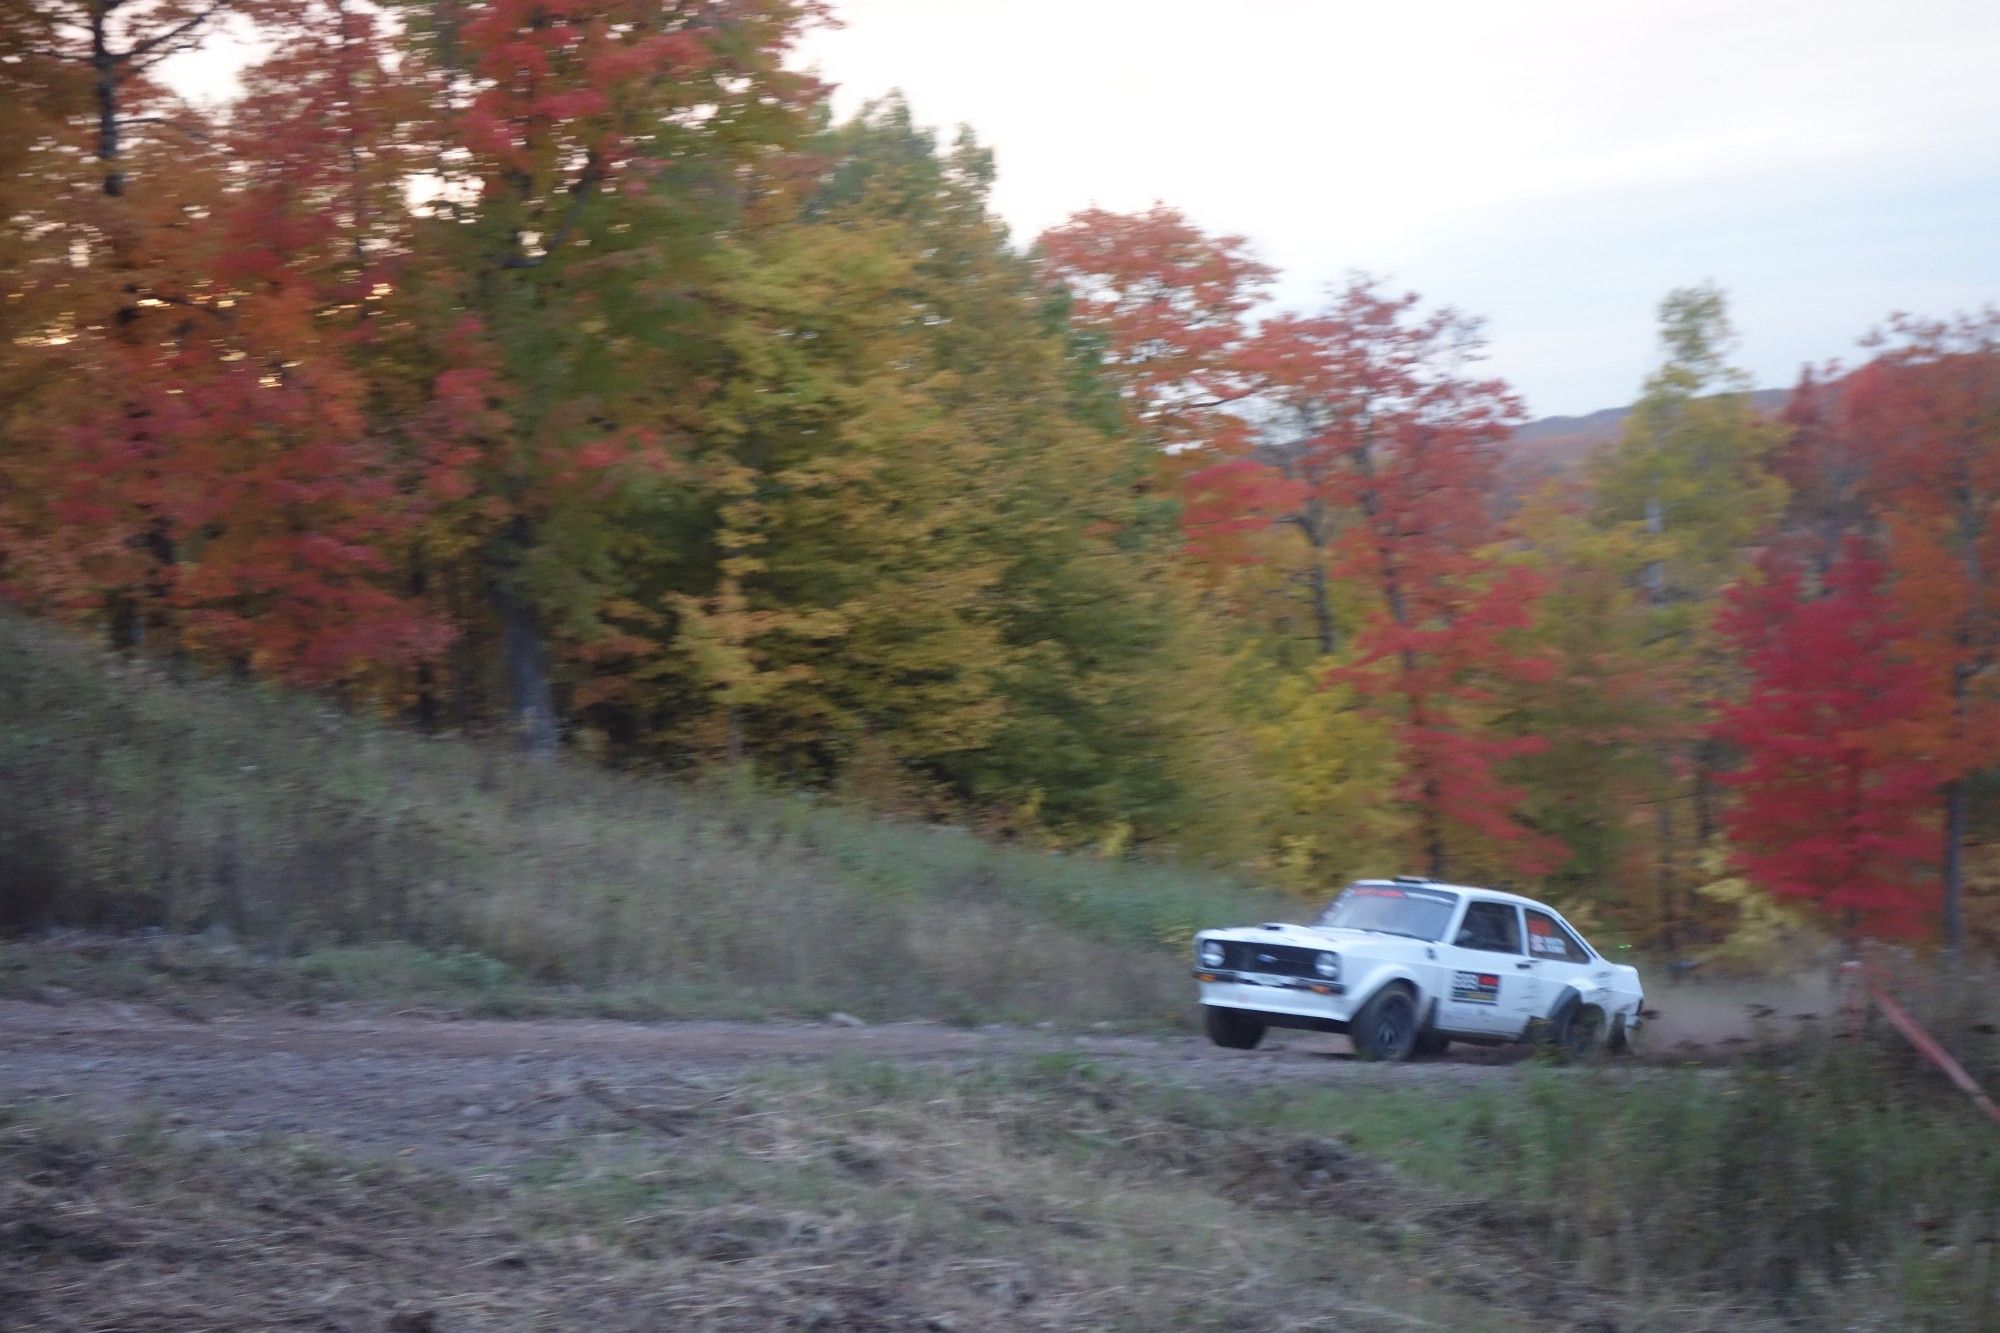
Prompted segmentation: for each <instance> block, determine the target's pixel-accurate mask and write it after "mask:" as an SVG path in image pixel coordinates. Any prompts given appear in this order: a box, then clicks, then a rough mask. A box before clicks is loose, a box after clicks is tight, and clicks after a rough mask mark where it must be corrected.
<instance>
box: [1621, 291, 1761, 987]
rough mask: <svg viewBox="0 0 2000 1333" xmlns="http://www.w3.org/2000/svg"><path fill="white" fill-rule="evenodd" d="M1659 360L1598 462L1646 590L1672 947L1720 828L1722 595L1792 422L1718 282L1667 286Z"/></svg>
mask: <svg viewBox="0 0 2000 1333" xmlns="http://www.w3.org/2000/svg"><path fill="white" fill-rule="evenodd" d="M1660 342H1661V347H1662V351H1663V353H1664V355H1663V359H1662V361H1661V364H1660V366H1659V368H1658V369H1657V370H1655V371H1654V372H1653V373H1652V374H1651V375H1649V376H1648V377H1647V379H1646V384H1645V389H1644V392H1643V393H1642V394H1641V395H1640V398H1639V401H1638V402H1637V403H1635V404H1634V405H1633V409H1632V414H1631V416H1630V418H1629V419H1628V420H1627V423H1626V427H1625V431H1624V433H1623V435H1622V436H1621V437H1620V438H1619V441H1618V443H1617V445H1616V446H1614V447H1613V448H1612V449H1611V450H1610V451H1608V452H1607V453H1605V454H1602V455H1600V456H1598V457H1597V458H1596V459H1594V460H1593V462H1592V465H1591V467H1590V470H1589V482H1590V485H1591V489H1592V493H1593V500H1594V504H1593V517H1594V520H1595V522H1596V524H1597V526H1598V527H1599V528H1600V530H1601V531H1602V532H1604V533H1605V534H1606V535H1607V536H1608V537H1611V538H1613V539H1615V540H1613V541H1611V542H1609V543H1607V544H1605V545H1604V546H1603V547H1602V549H1603V550H1604V551H1605V552H1606V553H1616V554H1617V556H1618V558H1619V559H1620V561H1621V569H1620V573H1621V576H1622V577H1623V578H1624V579H1625V580H1626V581H1627V582H1628V583H1629V584H1630V586H1631V587H1632V588H1633V589H1634V591H1635V592H1636V593H1637V594H1638V596H1637V598H1636V600H1635V603H1634V604H1633V605H1632V606H1631V608H1630V610H1631V612H1632V616H1631V619H1630V620H1629V621H1628V622H1627V623H1626V624H1625V625H1624V627H1623V635H1622V637H1623V641H1624V642H1623V648H1622V653H1630V654H1634V655H1636V658H1637V659H1638V660H1642V661H1644V663H1645V664H1646V670H1647V672H1648V674H1649V676H1650V678H1651V682H1650V683H1651V691H1652V694H1653V704H1652V707H1651V708H1650V709H1649V710H1647V712H1648V714H1649V716H1650V721H1651V724H1652V727H1653V734H1652V735H1651V737H1650V738H1648V740H1647V741H1645V742H1644V744H1645V745H1646V748H1648V749H1649V750H1650V751H1651V757H1652V768H1653V781H1652V783H1651V785H1650V790H1648V791H1647V792H1646V793H1645V804H1646V806H1647V807H1648V808H1649V809H1650V810H1651V811H1652V814H1653V824H1654V827H1653V832H1652V843H1653V846H1652V858H1653V878H1654V885H1655V894H1656V901H1657V904H1658V916H1659V919H1660V921H1661V924H1662V935H1663V938H1664V942H1665V943H1666V944H1667V945H1668V947H1670V948H1672V947H1678V946H1679V944H1680V943H1681V939H1682V936H1683V935H1684V934H1685V933H1686V931H1687V930H1688V929H1689V928H1690V927H1692V925H1693V924H1694V923H1693V921H1692V920H1691V916H1692V912H1693V909H1694V897H1693V879H1694V873H1695V871H1696V869H1697V868H1698V867H1699V865H1700V864H1701V859H1702V853H1703V849H1704V848H1705V847H1706V846H1707V844H1708V843H1709V842H1710V841H1711V839H1712V838H1713V836H1714V834H1715V832H1716V830H1717V828H1718V821H1717V799H1716V797H1717V792H1716V788H1715V782H1714V775H1715V771H1716V769H1717V768H1718V766H1719V764H1720V762H1721V756H1720V755H1719V754H1718V753H1717V752H1716V750H1715V743H1714V741H1713V740H1712V739H1711V734H1712V726H1711V724H1712V721H1713V716H1714V709H1715V708H1716V706H1717V705H1718V704H1719V703H1720V701H1721V700H1722V699H1724V698H1725V697H1726V696H1727V695H1728V693H1729V691H1730V689H1731V688H1732V663H1731V662H1730V660H1729V656H1728V654H1727V653H1726V652H1725V651H1723V650H1722V648H1721V646H1720V645H1719V644H1717V643H1716V642H1715V641H1714V638H1713V635H1712V626H1713V623H1714V610H1715V605H1716V602H1715V599H1716V597H1717V596H1718V595H1719V593H1720V591H1721V589H1722V588H1723V587H1725V586H1726V585H1728V584H1730V583H1731V582H1733V581H1735V580H1736V579H1737V578H1739V577H1741V576H1742V575H1743V574H1744V573H1745V572H1747V570H1748V568H1749V562H1750V561H1751V559H1752V558H1753V554H1754V550H1755V547H1756V544H1757V543H1758V542H1759V541H1760V540H1761V539H1762V538H1763V537H1764V536H1765V534H1767V533H1768V532H1769V531H1770V529H1771V525H1772V523H1773V521H1774V520H1775V518H1776V516H1777V514H1778V511H1779V508H1780V506H1781V505H1782V503H1783V500H1784V486H1783V483H1781V482H1780V481H1779V480H1778V479H1777V478H1776V477H1775V476H1774V475H1773V474H1772V472H1771V471H1770V468H1769V465H1768V460H1769V458H1770V456H1771V454H1772V452H1773V450H1774V449H1775V448H1776V447H1777V445H1778V443H1779V441H1780V440H1781V439H1782V438H1783V433H1784V432H1783V429H1782V427H1780V426H1778V425H1776V424H1775V423H1771V422H1767V421H1765V420H1763V419H1762V418H1761V417H1760V416H1759V415H1758V414H1757V412H1756V410H1755V409H1754V407H1753V406H1752V405H1751V402H1750V399H1749V395H1748V393H1747V392H1746V390H1747V388H1748V381H1747V379H1746V377H1745V376H1744V374H1743V373H1742V372H1741V371H1740V370H1737V369H1736V368H1734V367H1733V366H1731V365H1730V363H1729V359H1728V358H1729V353H1730V350H1731V348H1732V346H1733V344H1734V342H1735V332H1734V329H1733V328H1732V327H1731V325H1730V322H1729V315H1728V306H1727V301H1726V299H1725V297H1724V295H1723V293H1722V291H1721V290H1720V289H1719V288H1716V287H1713V286H1700V287H1690V288H1681V289H1678V290H1676V291H1673V292H1670V293H1668V295H1667V297H1666V299H1665V300H1664V301H1662V302H1661V304H1660Z"/></svg>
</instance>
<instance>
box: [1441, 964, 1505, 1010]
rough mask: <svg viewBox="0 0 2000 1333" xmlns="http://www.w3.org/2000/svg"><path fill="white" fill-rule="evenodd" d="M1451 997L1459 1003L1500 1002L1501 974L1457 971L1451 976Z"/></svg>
mask: <svg viewBox="0 0 2000 1333" xmlns="http://www.w3.org/2000/svg"><path fill="white" fill-rule="evenodd" d="M1451 998H1452V999H1453V1000H1454V1001H1456V1002H1457V1003H1459V1004H1498V1003H1500V974H1499V973H1497V972H1455V973H1453V974H1452V978H1451Z"/></svg>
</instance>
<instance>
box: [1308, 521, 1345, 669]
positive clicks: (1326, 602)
mask: <svg viewBox="0 0 2000 1333" xmlns="http://www.w3.org/2000/svg"><path fill="white" fill-rule="evenodd" d="M1312 555H1313V563H1312V574H1311V576H1310V577H1311V581H1312V608H1313V630H1314V633H1315V637H1316V638H1317V640H1318V646H1319V655H1320V656H1321V657H1332V656H1333V655H1334V653H1335V652H1336V651H1337V650H1338V649H1339V647H1340V631H1339V629H1338V628H1337V627H1336V626H1335V625H1334V623H1333V597H1332V594H1331V592H1330V591H1329V589H1328V588H1327V580H1326V556H1325V553H1324V552H1322V551H1321V550H1320V549H1319V547H1317V546H1314V547H1313V548H1312Z"/></svg>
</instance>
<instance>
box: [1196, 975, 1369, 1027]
mask: <svg viewBox="0 0 2000 1333" xmlns="http://www.w3.org/2000/svg"><path fill="white" fill-rule="evenodd" d="M1194 978H1195V980H1196V981H1198V982H1200V983H1201V1002H1202V1003H1203V1004H1212V1005H1219V1006H1221V1007H1222V1008H1225V1009H1251V1010H1255V1011H1257V1012H1259V1013H1266V1014H1290V1015H1293V1016H1295V1017H1299V1018H1313V1019H1323V1020H1326V1021H1329V1022H1336V1023H1345V1022H1346V1021H1347V1019H1348V1017H1349V1013H1348V1002H1347V987H1346V986H1345V985H1343V984H1342V983H1340V982H1338V981H1322V980H1321V979H1319V978H1318V977H1283V976H1273V975H1270V974H1267V973H1261V972H1232V971H1229V970H1227V969H1224V968H1214V967H1197V968H1195V969H1194Z"/></svg>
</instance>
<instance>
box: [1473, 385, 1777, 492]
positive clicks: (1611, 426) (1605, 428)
mask: <svg viewBox="0 0 2000 1333" xmlns="http://www.w3.org/2000/svg"><path fill="white" fill-rule="evenodd" d="M1790 392H1791V391H1790V390H1789V389H1757V390H1755V391H1753V392H1752V393H1751V395H1750V401H1751V403H1752V404H1754V405H1755V406H1756V407H1757V408H1758V409H1759V410H1760V411H1763V412H1769V413H1776V412H1777V411H1778V410H1779V409H1781V408H1782V407H1784V405H1785V398H1786V396H1787V395H1788V394H1789V393H1790ZM1631 412H1632V409H1631V407H1630V406H1626V407H1607V408H1604V409H1603V410H1602V411H1598V412H1592V413H1590V414H1588V415H1586V416H1580V417H1543V418H1541V419H1540V420H1539V421H1530V422H1529V423H1528V424H1527V425H1525V426H1523V427H1521V428H1520V429H1519V430H1517V431H1515V432H1514V440H1513V449H1512V451H1511V457H1510V459H1509V462H1510V463H1511V465H1512V466H1511V468H1510V470H1511V471H1514V472H1516V473H1517V474H1519V475H1522V476H1525V477H1543V476H1555V475H1558V474H1560V473H1565V472H1571V471H1574V470H1575V469H1576V468H1577V467H1579V466H1581V465H1582V463H1583V460H1584V459H1586V458H1588V457H1589V456H1590V455H1591V454H1593V453H1595V452H1596V451H1597V450H1599V449H1601V448H1603V447H1604V446H1605V445H1608V444H1610V443H1612V442H1613V441H1615V440H1616V439H1617V438H1618V435H1619V432H1620V431H1622V430H1624V429H1625V418H1626V417H1627V416H1629V415H1631Z"/></svg>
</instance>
